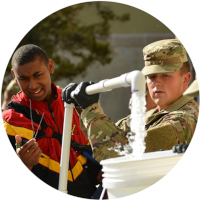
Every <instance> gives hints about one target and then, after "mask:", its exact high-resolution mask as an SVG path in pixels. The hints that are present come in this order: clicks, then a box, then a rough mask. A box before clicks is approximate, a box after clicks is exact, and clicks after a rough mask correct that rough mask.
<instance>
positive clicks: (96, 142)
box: [81, 104, 128, 162]
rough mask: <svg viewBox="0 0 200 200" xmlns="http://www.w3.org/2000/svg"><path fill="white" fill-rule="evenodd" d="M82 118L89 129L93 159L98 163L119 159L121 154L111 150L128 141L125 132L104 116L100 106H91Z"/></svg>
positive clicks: (88, 135) (88, 134)
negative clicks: (109, 159)
mask: <svg viewBox="0 0 200 200" xmlns="http://www.w3.org/2000/svg"><path fill="white" fill-rule="evenodd" d="M81 117H82V120H83V123H84V125H85V126H86V127H87V137H88V140H89V141H90V144H91V146H92V151H93V157H94V158H95V159H96V160H97V161H98V162H100V161H101V160H104V159H108V158H114V157H118V156H119V154H118V153H117V152H115V151H114V150H109V148H111V147H115V146H116V143H121V144H122V146H123V145H124V144H127V142H128V140H127V138H126V136H125V134H124V132H123V131H122V130H121V129H119V128H118V127H117V126H116V125H115V124H114V123H113V122H111V121H110V120H109V118H108V117H107V116H106V115H105V114H104V112H103V110H102V108H101V107H100V105H99V104H93V105H92V106H89V107H88V108H87V109H86V110H84V111H83V113H82V116H81Z"/></svg>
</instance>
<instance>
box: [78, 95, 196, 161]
mask: <svg viewBox="0 0 200 200" xmlns="http://www.w3.org/2000/svg"><path fill="white" fill-rule="evenodd" d="M145 118H146V131H147V137H146V138H145V142H146V150H145V152H152V151H159V150H160V149H164V150H169V149H171V148H172V147H173V146H174V145H176V144H179V143H183V142H185V143H189V142H190V140H191V138H192V136H193V134H194V130H195V127H196V123H197V118H198V105H197V104H196V102H195V101H194V100H193V98H191V97H185V96H183V97H181V98H180V99H178V100H177V101H176V102H174V103H173V104H172V105H171V106H170V107H168V108H167V109H165V110H162V111H160V112H158V111H157V108H156V109H152V110H150V111H148V112H147V113H146V116H145ZM81 119H82V122H83V125H84V126H85V127H86V128H87V135H86V136H87V138H88V139H89V141H90V143H91V145H92V149H93V156H94V158H95V159H96V160H97V161H101V160H103V159H107V158H113V157H117V156H119V155H118V153H116V152H115V151H113V150H108V148H110V147H114V146H115V143H116V142H117V143H122V145H124V144H126V143H127V142H128V141H127V138H126V133H127V132H130V128H129V127H128V126H127V124H126V122H127V120H128V119H129V116H128V117H126V118H124V119H121V120H120V121H118V122H117V123H116V124H114V123H113V122H111V121H110V120H109V118H108V117H107V116H106V115H105V114H104V112H103V110H102V108H101V107H100V105H99V104H93V105H91V106H89V107H88V108H86V109H85V110H84V111H83V112H82V114H81Z"/></svg>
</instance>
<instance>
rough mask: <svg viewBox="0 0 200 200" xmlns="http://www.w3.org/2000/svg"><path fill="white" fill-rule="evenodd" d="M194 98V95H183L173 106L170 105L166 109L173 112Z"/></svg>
mask: <svg viewBox="0 0 200 200" xmlns="http://www.w3.org/2000/svg"><path fill="white" fill-rule="evenodd" d="M191 100H193V97H187V96H182V97H181V98H179V99H178V100H177V101H175V102H174V103H173V104H172V105H171V106H169V107H168V108H167V109H166V110H165V111H167V112H172V111H175V110H179V109H180V108H181V107H182V106H184V105H185V104H186V103H187V102H189V101H191Z"/></svg>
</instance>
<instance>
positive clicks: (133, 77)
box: [71, 70, 145, 98]
mask: <svg viewBox="0 0 200 200" xmlns="http://www.w3.org/2000/svg"><path fill="white" fill-rule="evenodd" d="M131 85H132V92H134V90H135V91H143V92H145V77H144V75H143V74H142V73H141V72H140V71H139V70H135V71H132V72H129V73H126V74H123V75H121V76H119V77H116V78H113V79H105V80H102V81H100V82H98V83H95V84H93V85H89V86H88V87H86V90H85V92H86V94H88V95H92V94H96V93H100V92H109V91H111V90H112V89H115V88H121V87H129V86H131ZM74 92H75V91H73V92H72V93H71V97H72V98H74Z"/></svg>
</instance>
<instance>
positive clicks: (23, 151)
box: [15, 135, 42, 170]
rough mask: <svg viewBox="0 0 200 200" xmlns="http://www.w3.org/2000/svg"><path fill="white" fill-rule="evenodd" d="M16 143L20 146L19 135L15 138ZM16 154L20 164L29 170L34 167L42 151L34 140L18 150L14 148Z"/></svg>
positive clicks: (20, 139)
mask: <svg viewBox="0 0 200 200" xmlns="http://www.w3.org/2000/svg"><path fill="white" fill-rule="evenodd" d="M15 140H16V143H17V144H19V145H22V138H21V137H20V136H19V135H16V136H15ZM16 152H17V154H18V156H19V157H20V159H21V160H22V162H23V163H24V164H25V165H26V166H27V167H28V168H29V169H30V170H31V169H32V168H33V166H34V165H37V164H38V162H39V158H40V156H41V154H42V150H41V149H40V147H39V146H38V143H37V142H36V139H35V138H32V139H30V140H29V141H28V142H27V143H26V144H24V145H23V146H21V147H20V148H19V147H17V148H16Z"/></svg>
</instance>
